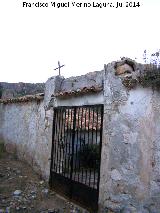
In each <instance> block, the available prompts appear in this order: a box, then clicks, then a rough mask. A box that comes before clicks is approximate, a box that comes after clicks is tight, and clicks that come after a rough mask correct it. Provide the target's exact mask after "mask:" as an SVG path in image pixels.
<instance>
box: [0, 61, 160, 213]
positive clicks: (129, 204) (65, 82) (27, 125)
mask: <svg viewBox="0 0 160 213" xmlns="http://www.w3.org/2000/svg"><path fill="white" fill-rule="evenodd" d="M143 71H144V70H143V66H142V65H139V64H136V63H135V62H134V61H132V60H129V62H128V60H122V61H120V62H112V63H110V64H108V65H105V67H104V71H101V72H94V73H89V74H87V75H85V76H81V77H72V78H68V79H64V78H63V77H59V76H58V77H52V78H50V79H49V80H48V81H47V82H46V87H45V96H44V100H39V101H36V100H33V101H29V102H24V103H23V102H21V103H18V102H17V103H9V104H7V103H5V104H3V103H2V104H0V137H1V138H3V139H4V140H5V141H6V144H15V145H16V149H17V153H18V155H19V157H20V158H21V159H25V160H27V161H28V163H30V164H31V165H32V166H33V167H34V168H35V169H36V170H37V171H38V172H39V173H41V174H42V175H43V176H44V177H45V178H47V179H48V177H49V167H50V165H49V164H50V161H48V159H49V158H50V152H51V140H52V119H53V108H54V107H56V106H66V105H72V106H73V105H84V104H89V105H90V104H97V103H98V104H104V121H103V141H102V154H101V173H100V189H99V212H100V213H102V212H103V213H105V212H107V211H108V210H112V211H114V212H117V213H118V212H119V213H120V212H122V213H129V212H130V213H160V113H159V112H160V91H158V90H153V89H152V88H151V87H147V88H146V87H142V86H141V85H140V84H139V83H138V80H137V79H138V75H139V73H140V72H143ZM92 86H93V87H94V88H96V87H98V88H100V87H102V90H99V91H97V92H96V93H87V94H82V92H83V90H84V88H85V91H88V90H86V88H87V87H89V88H90V89H91V87H92ZM74 91H76V93H75V92H74ZM89 91H90V90H89ZM61 92H63V96H59V94H60V93H61ZM78 92H81V93H80V94H82V95H80V96H79V95H78ZM64 95H65V96H64ZM52 107H53V108H52Z"/></svg>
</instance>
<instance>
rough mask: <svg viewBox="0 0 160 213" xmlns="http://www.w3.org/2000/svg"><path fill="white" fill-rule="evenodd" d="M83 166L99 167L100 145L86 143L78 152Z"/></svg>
mask: <svg viewBox="0 0 160 213" xmlns="http://www.w3.org/2000/svg"><path fill="white" fill-rule="evenodd" d="M78 155H79V160H80V163H81V166H82V167H84V168H93V169H98V168H99V164H100V145H99V144H85V145H83V146H82V147H81V149H80V150H79V152H78Z"/></svg>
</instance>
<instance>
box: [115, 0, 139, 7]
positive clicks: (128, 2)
mask: <svg viewBox="0 0 160 213" xmlns="http://www.w3.org/2000/svg"><path fill="white" fill-rule="evenodd" d="M117 3H118V2H117ZM126 7H140V3H139V2H135V1H126Z"/></svg>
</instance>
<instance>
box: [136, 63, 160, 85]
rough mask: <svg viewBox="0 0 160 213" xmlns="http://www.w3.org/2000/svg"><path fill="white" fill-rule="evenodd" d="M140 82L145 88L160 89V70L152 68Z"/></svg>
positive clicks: (141, 77) (144, 74)
mask: <svg viewBox="0 0 160 213" xmlns="http://www.w3.org/2000/svg"><path fill="white" fill-rule="evenodd" d="M139 82H140V83H141V84H142V85H143V86H152V87H154V88H160V68H157V67H155V66H150V68H148V70H145V71H144V73H143V74H141V75H140V77H139Z"/></svg>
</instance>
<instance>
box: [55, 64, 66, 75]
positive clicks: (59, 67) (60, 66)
mask: <svg viewBox="0 0 160 213" xmlns="http://www.w3.org/2000/svg"><path fill="white" fill-rule="evenodd" d="M62 67H64V65H60V62H59V61H58V67H57V68H55V69H54V70H57V69H59V75H61V70H60V69H61V68H62Z"/></svg>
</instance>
